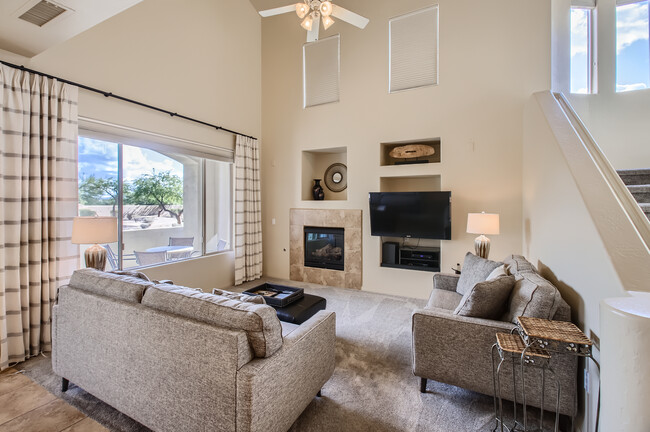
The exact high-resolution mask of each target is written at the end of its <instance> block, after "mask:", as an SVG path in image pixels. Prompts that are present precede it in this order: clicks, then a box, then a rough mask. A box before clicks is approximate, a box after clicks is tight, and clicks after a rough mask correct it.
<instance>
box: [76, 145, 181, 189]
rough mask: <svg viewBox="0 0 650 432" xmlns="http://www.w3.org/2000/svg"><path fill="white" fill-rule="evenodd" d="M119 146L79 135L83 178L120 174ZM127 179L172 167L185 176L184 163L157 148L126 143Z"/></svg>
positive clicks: (124, 159) (173, 170)
mask: <svg viewBox="0 0 650 432" xmlns="http://www.w3.org/2000/svg"><path fill="white" fill-rule="evenodd" d="M117 148H118V145H117V144H115V143H111V142H105V141H100V140H94V139H90V138H85V137H80V138H79V178H80V179H81V178H84V177H88V176H90V175H94V176H95V177H100V178H117V170H118V166H117ZM122 151H123V162H124V180H125V181H133V180H134V179H135V178H137V177H139V176H141V175H143V174H152V173H153V172H154V170H155V172H161V171H171V172H172V174H176V175H177V176H179V177H181V178H182V177H183V164H181V163H180V162H178V161H176V160H174V159H172V158H170V157H167V156H165V155H163V154H161V153H158V152H156V151H153V150H149V149H143V148H139V147H133V146H128V145H125V146H123V147H122Z"/></svg>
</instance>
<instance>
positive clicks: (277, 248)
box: [262, 0, 551, 298]
mask: <svg viewBox="0 0 650 432" xmlns="http://www.w3.org/2000/svg"><path fill="white" fill-rule="evenodd" d="M432 3H433V2H431V1H425V0H407V1H399V2H396V1H386V0H384V1H374V0H358V1H354V2H352V1H348V2H343V1H342V2H341V5H342V6H344V7H346V8H349V9H351V10H353V11H355V12H358V13H360V14H362V15H364V16H367V17H368V18H369V19H370V24H368V26H367V27H366V29H365V30H359V29H357V28H354V27H352V26H350V25H347V24H345V23H343V22H340V21H339V22H337V23H336V24H335V25H333V26H332V27H331V28H330V29H329V30H328V31H326V32H322V33H321V38H323V37H327V36H330V35H332V34H336V33H340V34H341V87H340V88H341V92H340V94H341V98H340V102H338V103H335V104H328V105H322V106H318V107H312V108H308V109H303V108H302V104H301V100H302V99H301V88H302V78H301V67H302V66H301V65H302V57H301V55H302V54H301V51H302V44H303V43H304V42H305V37H306V34H305V31H304V30H303V29H302V28H301V27H300V25H299V22H298V21H297V18H296V17H295V15H292V14H286V15H281V16H277V17H272V18H266V19H264V20H263V23H262V36H263V37H262V40H263V42H262V43H263V50H262V55H263V57H262V65H263V72H264V73H263V98H262V99H263V132H264V142H263V148H264V158H263V159H262V163H263V165H262V193H263V203H264V206H263V216H264V218H263V219H264V225H263V227H264V264H265V267H264V269H265V270H264V271H265V273H266V274H267V275H269V276H274V277H283V278H288V276H289V252H288V251H289V209H290V208H292V207H296V208H328V209H330V208H343V209H361V210H362V211H363V266H364V272H363V289H364V290H370V291H377V292H385V293H392V294H401V295H406V296H413V297H420V298H425V297H427V296H428V295H429V293H430V291H431V287H432V283H431V276H432V275H431V273H428V272H418V271H409V270H400V269H390V268H382V267H380V266H379V264H380V249H381V248H380V239H379V238H378V237H372V236H370V226H369V217H368V201H367V200H368V192H370V191H379V189H380V178H381V177H386V176H395V175H402V176H417V175H429V176H433V175H440V176H441V188H442V189H443V190H451V191H452V197H453V205H452V227H453V228H452V239H453V240H451V241H442V242H441V248H442V269H443V271H445V270H447V271H450V268H451V267H452V266H453V265H455V263H457V262H459V261H461V262H462V259H463V257H464V255H465V253H466V252H467V251H468V250H473V238H474V237H475V236H474V235H471V234H467V233H465V228H466V220H467V213H468V212H476V211H481V210H485V211H488V212H497V213H500V214H501V234H500V235H499V236H494V237H493V238H492V252H491V257H493V258H495V259H501V258H503V257H504V256H505V255H507V254H509V253H520V252H521V244H522V239H521V233H522V225H521V221H522V218H521V205H522V202H521V176H522V171H521V147H522V134H523V132H522V111H523V106H524V102H525V100H526V98H527V97H528V96H529V95H530V94H531V93H532V92H533V91H536V90H542V89H547V88H549V87H550V67H551V63H550V23H551V9H550V4H547V3H546V2H540V1H537V0H498V1H494V2H475V1H470V0H440V1H439V11H440V85H438V86H434V87H427V88H421V89H417V90H410V91H405V92H401V93H396V94H388V19H389V18H390V17H393V16H397V15H401V14H404V13H407V12H410V11H413V10H417V9H419V8H423V7H426V6H429V5H431V4H432ZM436 137H440V138H441V142H442V144H441V155H442V163H440V164H428V165H420V166H408V167H396V166H383V167H382V166H380V154H381V147H380V143H382V142H394V141H402V140H416V139H423V138H436ZM330 147H347V166H348V177H349V181H348V190H347V200H346V201H324V202H314V201H308V200H302V199H301V191H302V190H303V188H304V187H305V185H304V184H302V180H301V172H302V168H301V160H302V159H301V158H302V155H301V152H302V151H303V150H310V149H320V148H330ZM326 192H327V191H326ZM272 218H275V220H276V224H275V225H273V224H272V223H271V219H272Z"/></svg>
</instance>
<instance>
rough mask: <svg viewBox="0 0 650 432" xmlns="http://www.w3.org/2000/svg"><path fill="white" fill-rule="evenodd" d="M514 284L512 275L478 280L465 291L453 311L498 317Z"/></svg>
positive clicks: (485, 316) (479, 316)
mask: <svg viewBox="0 0 650 432" xmlns="http://www.w3.org/2000/svg"><path fill="white" fill-rule="evenodd" d="M514 284H515V277H514V276H502V277H500V278H497V279H493V280H487V281H484V282H479V283H477V284H476V285H474V286H473V287H472V289H471V290H469V291H468V292H467V293H465V295H464V296H463V298H462V299H461V301H460V304H459V305H458V307H457V308H456V310H454V313H455V314H456V315H463V316H470V317H477V318H488V319H498V318H499V317H501V315H503V312H504V310H505V309H506V305H507V301H508V298H509V297H510V292H511V291H512V287H513V286H514Z"/></svg>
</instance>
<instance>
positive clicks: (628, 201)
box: [553, 93, 650, 253]
mask: <svg viewBox="0 0 650 432" xmlns="http://www.w3.org/2000/svg"><path fill="white" fill-rule="evenodd" d="M553 97H555V99H556V100H557V102H558V103H559V104H560V106H561V107H562V110H563V111H564V114H565V115H566V116H567V119H568V120H569V122H570V123H571V126H573V129H574V130H575V131H576V133H577V134H578V136H579V137H580V140H581V141H582V144H583V145H584V147H585V149H586V150H587V152H588V153H589V156H590V157H591V159H592V160H593V161H594V163H595V164H596V166H597V167H598V170H599V171H600V173H601V174H602V176H603V178H604V179H605V181H606V182H607V184H608V185H609V187H610V189H611V190H612V192H613V193H614V196H615V197H616V199H617V200H618V202H619V204H620V205H621V207H622V208H623V210H624V211H625V213H626V214H627V217H628V218H629V220H630V222H631V223H632V225H633V226H634V229H635V230H636V231H637V233H638V235H639V237H641V238H642V239H643V241H644V243H645V245H646V248H648V251H649V253H650V221H648V217H647V216H646V215H645V213H643V210H641V207H640V206H639V203H638V202H637V201H636V199H635V198H634V196H632V193H631V192H630V190H629V189H628V188H627V186H626V185H625V183H624V182H623V180H622V179H621V177H620V176H619V175H618V173H617V172H616V170H615V169H614V167H613V166H612V164H611V163H609V160H608V159H607V157H606V156H605V154H604V153H603V151H602V150H601V149H600V147H599V146H598V144H597V143H596V141H595V140H594V138H593V137H592V136H591V134H590V133H589V130H588V129H587V128H586V126H585V125H584V123H583V122H582V120H581V119H580V117H578V115H577V114H576V112H575V110H574V109H573V107H572V106H571V103H570V102H569V101H568V100H567V98H566V97H565V96H564V94H562V93H553Z"/></svg>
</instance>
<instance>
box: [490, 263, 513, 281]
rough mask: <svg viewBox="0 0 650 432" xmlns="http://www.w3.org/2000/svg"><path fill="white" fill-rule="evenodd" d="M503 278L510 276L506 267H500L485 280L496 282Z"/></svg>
mask: <svg viewBox="0 0 650 432" xmlns="http://www.w3.org/2000/svg"><path fill="white" fill-rule="evenodd" d="M501 276H508V273H506V266H505V265H500V266H499V267H497V268H495V269H494V270H492V273H490V274H489V275H488V277H487V278H485V280H494V279H496V278H500V277H501Z"/></svg>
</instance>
